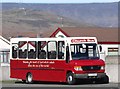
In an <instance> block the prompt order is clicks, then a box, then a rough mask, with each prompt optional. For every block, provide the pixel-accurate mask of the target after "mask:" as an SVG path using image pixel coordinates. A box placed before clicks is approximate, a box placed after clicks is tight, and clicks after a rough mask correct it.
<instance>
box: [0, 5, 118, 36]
mask: <svg viewBox="0 0 120 89" xmlns="http://www.w3.org/2000/svg"><path fill="white" fill-rule="evenodd" d="M62 26H63V27H117V26H118V3H91V4H39V3H38V4H35V3H25V4H24V3H3V4H2V33H3V36H4V37H6V38H9V37H16V36H30V37H35V36H37V35H42V34H43V33H44V32H46V31H47V32H48V31H49V30H55V29H57V28H58V27H62Z"/></svg>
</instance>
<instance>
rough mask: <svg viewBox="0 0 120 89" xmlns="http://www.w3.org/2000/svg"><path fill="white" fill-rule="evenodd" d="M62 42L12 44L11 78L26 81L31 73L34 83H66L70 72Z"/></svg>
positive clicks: (20, 42)
mask: <svg viewBox="0 0 120 89" xmlns="http://www.w3.org/2000/svg"><path fill="white" fill-rule="evenodd" d="M65 45H66V44H65V42H64V41H38V42H36V41H19V42H18V43H14V44H12V54H11V55H12V59H11V61H10V65H11V68H10V69H11V76H10V77H11V78H17V79H22V80H26V77H27V74H28V73H31V74H32V76H33V80H35V81H59V82H65V81H66V72H67V70H71V69H70V68H71V67H70V65H68V64H67V63H66V60H65V55H66V51H65V49H66V46H65Z"/></svg>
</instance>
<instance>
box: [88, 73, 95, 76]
mask: <svg viewBox="0 0 120 89" xmlns="http://www.w3.org/2000/svg"><path fill="white" fill-rule="evenodd" d="M88 76H97V73H92V74H88Z"/></svg>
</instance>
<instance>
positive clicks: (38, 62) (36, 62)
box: [23, 61, 55, 67]
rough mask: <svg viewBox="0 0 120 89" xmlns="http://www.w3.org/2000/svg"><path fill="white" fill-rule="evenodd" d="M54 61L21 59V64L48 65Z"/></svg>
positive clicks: (31, 65) (29, 65) (32, 65)
mask: <svg viewBox="0 0 120 89" xmlns="http://www.w3.org/2000/svg"><path fill="white" fill-rule="evenodd" d="M54 63H55V62H54V61H23V64H27V66H28V67H49V66H50V64H54Z"/></svg>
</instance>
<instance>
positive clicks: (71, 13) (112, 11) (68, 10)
mask: <svg viewBox="0 0 120 89" xmlns="http://www.w3.org/2000/svg"><path fill="white" fill-rule="evenodd" d="M2 7H3V8H2V9H3V10H8V9H13V8H21V7H22V8H23V7H24V8H27V9H33V10H42V11H49V12H51V13H54V14H57V15H60V16H63V17H67V18H72V19H74V20H76V21H77V22H86V23H88V24H94V25H96V26H100V27H117V26H118V21H117V20H118V3H117V2H116V3H86V4H79V3H77V4H39V3H11V4H9V3H4V4H3V5H2Z"/></svg>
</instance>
